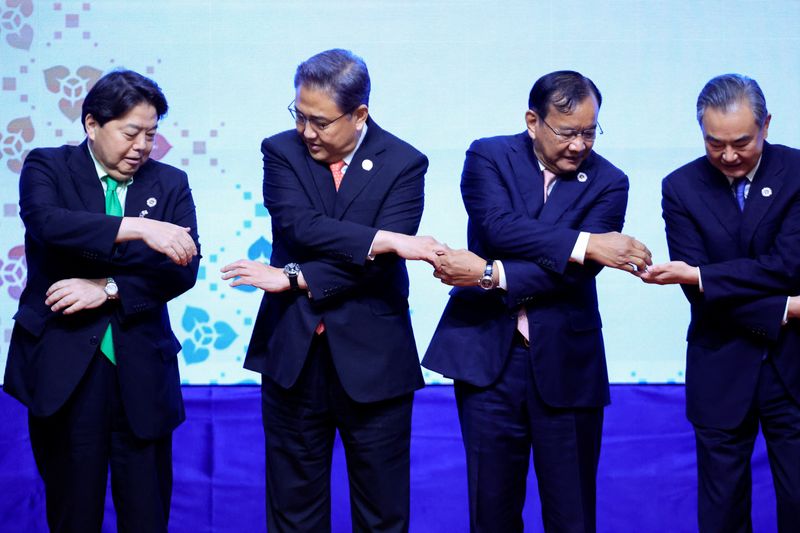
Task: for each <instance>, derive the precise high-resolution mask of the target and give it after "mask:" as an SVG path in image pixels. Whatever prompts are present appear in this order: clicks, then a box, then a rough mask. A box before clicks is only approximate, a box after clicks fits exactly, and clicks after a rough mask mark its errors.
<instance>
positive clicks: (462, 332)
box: [422, 132, 628, 407]
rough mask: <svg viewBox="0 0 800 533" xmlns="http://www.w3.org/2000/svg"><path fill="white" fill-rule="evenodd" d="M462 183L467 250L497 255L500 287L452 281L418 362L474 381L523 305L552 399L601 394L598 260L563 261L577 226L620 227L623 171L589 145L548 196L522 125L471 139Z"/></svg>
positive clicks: (490, 377)
mask: <svg viewBox="0 0 800 533" xmlns="http://www.w3.org/2000/svg"><path fill="white" fill-rule="evenodd" d="M461 192H462V195H463V199H464V205H465V206H466V209H467V214H468V215H469V226H468V241H469V249H470V250H472V251H473V252H475V253H476V254H478V255H480V256H481V257H483V258H485V259H500V260H502V262H503V266H504V268H505V273H506V278H507V284H508V290H507V292H506V291H503V290H501V289H495V290H491V291H484V290H483V289H480V288H478V287H467V288H455V289H453V290H452V291H451V296H450V301H449V302H448V304H447V307H446V308H445V311H444V314H443V316H442V318H441V321H440V323H439V326H438V327H437V329H436V332H435V333H434V336H433V339H432V341H431V344H430V346H429V347H428V351H427V353H426V355H425V358H424V359H423V363H422V364H423V366H425V367H427V368H430V369H431V370H435V371H437V372H440V373H442V374H444V375H445V376H448V377H451V378H454V379H456V380H461V381H465V382H467V383H471V384H473V385H477V386H487V385H490V384H491V383H493V382H494V381H495V380H496V379H497V377H498V376H499V375H500V372H501V371H502V370H503V367H504V366H505V362H506V359H507V358H508V355H509V352H510V348H511V343H512V340H513V337H514V332H515V330H516V321H517V311H518V310H519V308H520V306H523V305H524V306H525V307H526V309H527V314H528V322H529V326H530V338H531V353H532V360H533V366H534V372H535V375H536V383H537V386H538V387H539V389H540V392H541V395H542V398H543V399H544V401H545V402H547V403H548V404H549V405H552V406H558V407H579V406H600V405H605V404H607V403H608V402H609V392H608V371H607V369H606V361H605V351H604V347H603V337H602V332H601V320H600V313H599V311H598V306H597V291H596V288H595V276H596V275H597V274H598V272H599V271H600V269H601V267H600V265H598V264H595V263H592V262H587V263H586V264H585V265H578V264H576V263H570V262H569V257H570V254H571V252H572V248H573V246H574V244H575V241H576V239H577V238H578V233H579V232H580V231H587V232H592V233H604V232H608V231H619V230H621V229H622V224H623V221H624V217H625V207H626V205H627V198H628V178H627V177H626V176H625V174H623V173H622V171H620V170H619V169H617V168H616V167H614V166H613V165H612V164H611V163H609V162H608V161H606V160H605V159H603V158H602V157H601V156H599V155H598V154H596V153H592V154H590V156H589V157H588V158H587V159H586V161H584V162H583V164H582V165H581V167H580V168H579V169H578V171H577V172H574V173H571V174H567V175H562V176H560V180H559V182H558V183H557V185H556V186H555V188H554V189H553V190H552V193H551V195H550V196H549V198H548V200H547V203H544V198H543V177H542V172H541V171H540V169H539V164H538V161H537V160H536V156H535V155H534V153H533V144H532V141H531V139H530V137H529V136H528V134H527V132H525V133H521V134H518V135H514V136H504V137H493V138H489V139H480V140H477V141H475V142H474V143H473V144H472V146H471V147H470V149H469V150H468V151H467V157H466V160H465V162H464V171H463V174H462V179H461Z"/></svg>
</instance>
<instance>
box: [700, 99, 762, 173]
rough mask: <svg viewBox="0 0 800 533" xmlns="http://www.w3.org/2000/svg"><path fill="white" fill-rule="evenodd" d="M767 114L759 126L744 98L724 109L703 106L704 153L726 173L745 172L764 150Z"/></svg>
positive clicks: (754, 164)
mask: <svg viewBox="0 0 800 533" xmlns="http://www.w3.org/2000/svg"><path fill="white" fill-rule="evenodd" d="M770 118H771V116H769V115H768V116H767V119H766V120H765V121H764V125H763V126H761V127H759V126H758V124H756V119H755V116H754V115H753V110H752V109H751V108H750V104H749V103H748V102H746V101H741V102H739V103H738V104H737V105H736V106H735V107H733V108H732V109H730V110H728V111H725V110H722V109H716V108H706V110H705V112H704V113H703V127H702V131H703V140H704V141H705V144H706V157H708V160H709V161H710V162H711V164H712V165H714V166H715V167H716V168H718V169H719V171H720V172H722V173H723V174H725V175H726V176H729V177H731V178H741V177H744V176H746V175H747V173H748V172H750V171H751V170H752V169H753V167H755V166H756V163H758V159H759V158H760V157H761V152H763V151H764V139H766V138H767V130H768V129H769V121H770Z"/></svg>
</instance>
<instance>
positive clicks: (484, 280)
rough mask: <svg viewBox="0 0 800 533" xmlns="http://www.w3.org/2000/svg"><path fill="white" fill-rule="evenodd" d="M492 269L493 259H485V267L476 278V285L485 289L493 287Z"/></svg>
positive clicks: (488, 289)
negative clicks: (477, 278)
mask: <svg viewBox="0 0 800 533" xmlns="http://www.w3.org/2000/svg"><path fill="white" fill-rule="evenodd" d="M493 270H494V261H492V260H491V259H490V260H488V261H486V269H484V271H483V276H481V279H479V280H478V286H479V287H480V288H481V289H483V290H486V291H490V290H492V289H494V279H492V271H493Z"/></svg>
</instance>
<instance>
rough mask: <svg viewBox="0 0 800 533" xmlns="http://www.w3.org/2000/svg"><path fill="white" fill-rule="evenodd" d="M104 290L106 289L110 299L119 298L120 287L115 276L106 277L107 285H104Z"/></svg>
mask: <svg viewBox="0 0 800 533" xmlns="http://www.w3.org/2000/svg"><path fill="white" fill-rule="evenodd" d="M103 291H105V293H106V296H107V297H108V299H109V300H118V299H119V287H118V286H117V282H116V281H114V278H106V286H105V287H103Z"/></svg>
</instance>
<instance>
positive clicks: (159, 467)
mask: <svg viewBox="0 0 800 533" xmlns="http://www.w3.org/2000/svg"><path fill="white" fill-rule="evenodd" d="M167 109H168V106H167V101H166V98H165V97H164V95H163V93H162V92H161V89H160V88H159V87H158V85H156V83H155V82H153V81H152V80H150V79H148V78H145V77H144V76H142V75H140V74H138V73H136V72H133V71H129V70H117V71H113V72H111V73H109V74H107V75H106V76H104V77H103V78H101V79H100V80H99V81H98V82H97V84H96V85H95V86H94V87H93V88H92V89H91V90H90V91H89V93H88V94H87V95H86V98H85V100H84V103H83V110H82V121H83V126H84V130H85V131H86V135H87V139H86V140H85V141H84V142H83V143H81V144H80V145H79V146H61V147H59V148H41V149H36V150H33V151H32V152H31V153H30V154H29V155H28V157H27V158H26V160H25V164H24V166H23V169H22V173H21V176H20V216H21V218H22V221H23V223H24V224H25V256H26V261H27V265H28V279H27V285H26V287H25V290H24V291H23V293H22V296H21V297H20V303H19V310H18V311H17V313H16V315H15V316H14V320H15V325H14V329H13V333H12V336H11V343H10V347H9V353H8V362H7V366H6V373H5V384H4V389H5V391H6V392H8V393H9V394H11V395H12V396H14V397H15V398H17V399H18V400H20V401H21V402H22V403H23V404H25V405H26V406H27V407H28V413H29V429H30V438H31V446H32V448H33V454H34V457H35V459H36V465H37V467H38V469H39V473H40V474H41V476H42V479H43V481H44V486H45V494H46V499H47V522H48V525H49V527H50V529H51V531H59V532H81V533H83V532H98V533H99V532H100V531H101V528H102V523H103V509H104V503H105V492H106V484H107V482H108V475H109V471H110V473H111V487H112V495H113V498H114V506H115V508H116V513H117V524H118V528H119V530H120V531H147V532H157V531H159V532H161V531H163V532H166V531H167V523H168V519H169V507H170V497H171V493H172V431H173V430H174V429H175V428H176V427H177V426H178V425H179V424H180V423H181V422H182V421H183V420H184V418H185V415H184V408H183V400H182V397H181V390H180V378H179V375H178V361H177V353H178V351H179V350H180V344H179V343H178V341H177V339H176V338H175V336H174V335H173V333H172V329H171V327H170V322H169V316H168V313H167V302H169V301H170V300H171V299H173V298H175V297H176V296H178V295H180V294H182V293H184V292H186V291H187V290H189V289H190V288H191V287H192V286H193V285H194V283H195V280H196V278H197V269H198V264H199V260H200V255H199V243H198V237H197V222H196V216H195V207H194V202H193V200H192V195H191V191H190V189H189V183H188V180H187V177H186V174H185V173H184V172H182V171H180V170H178V169H176V168H173V167H170V166H168V165H165V164H163V163H159V162H157V161H153V160H150V159H149V156H150V152H151V150H152V148H153V140H154V137H155V134H156V129H157V127H158V122H159V120H160V119H161V118H162V117H163V116H164V115H165V114H166V113H167Z"/></svg>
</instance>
